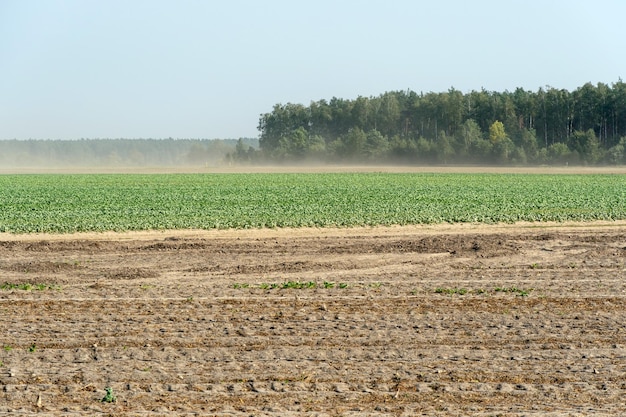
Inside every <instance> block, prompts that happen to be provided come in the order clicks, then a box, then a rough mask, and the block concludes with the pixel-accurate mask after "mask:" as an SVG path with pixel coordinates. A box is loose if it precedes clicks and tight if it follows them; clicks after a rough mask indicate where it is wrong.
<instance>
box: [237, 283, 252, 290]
mask: <svg viewBox="0 0 626 417" xmlns="http://www.w3.org/2000/svg"><path fill="white" fill-rule="evenodd" d="M248 287H250V284H245V283H244V284H239V283H234V284H233V288H234V289H236V290H239V289H242V288H248Z"/></svg>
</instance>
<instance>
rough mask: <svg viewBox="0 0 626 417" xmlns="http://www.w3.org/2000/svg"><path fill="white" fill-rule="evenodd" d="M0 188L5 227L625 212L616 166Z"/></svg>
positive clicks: (36, 180)
mask: <svg viewBox="0 0 626 417" xmlns="http://www.w3.org/2000/svg"><path fill="white" fill-rule="evenodd" d="M0 194H1V195H0V232H12V233H33V232H38V233H41V232H49V233H71V232H89V231H128V230H172V229H225V228H263V227H354V226H374V225H410V224H430V223H466V222H470V223H471V222H479V223H498V222H517V221H590V220H620V219H626V177H624V176H621V175H514V174H510V175H507V174H473V175H469V174H428V173H421V174H414V173H411V174H397V173H396V174H393V173H341V174H327V173H326V174H319V173H318V174H302V173H300V174H196V175H191V174H170V175H119V174H117V175H115V174H111V175H96V174H94V175H5V176H0Z"/></svg>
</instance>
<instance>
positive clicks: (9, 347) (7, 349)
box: [4, 345, 13, 352]
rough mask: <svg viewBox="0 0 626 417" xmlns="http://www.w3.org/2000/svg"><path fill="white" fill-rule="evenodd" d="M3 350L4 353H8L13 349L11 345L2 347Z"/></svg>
mask: <svg viewBox="0 0 626 417" xmlns="http://www.w3.org/2000/svg"><path fill="white" fill-rule="evenodd" d="M4 350H5V352H10V351H12V350H13V347H12V346H11V345H4Z"/></svg>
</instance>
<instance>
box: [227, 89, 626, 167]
mask: <svg viewBox="0 0 626 417" xmlns="http://www.w3.org/2000/svg"><path fill="white" fill-rule="evenodd" d="M258 129H259V132H260V137H259V144H260V150H259V151H258V152H254V151H253V150H252V149H248V152H245V151H244V150H242V149H239V151H238V152H237V153H235V155H234V156H235V157H236V159H238V160H239V161H250V160H254V159H255V158H257V159H259V158H263V159H269V160H272V161H281V162H295V161H323V162H337V163H338V162H348V163H349V162H355V163H356V162H358V163H367V162H371V163H387V162H391V163H405V164H490V165H491V164H497V165H539V164H572V165H598V164H625V163H626V152H625V148H626V84H625V83H624V82H622V80H621V79H620V80H619V81H618V82H616V83H612V84H611V85H608V84H604V83H598V84H597V85H593V84H592V83H587V84H585V85H583V86H582V87H579V88H577V89H576V90H574V91H568V90H565V89H557V88H553V87H549V86H547V87H545V88H539V89H538V90H537V91H529V90H525V89H523V88H517V89H516V90H515V91H513V92H510V91H504V92H496V91H487V90H484V89H482V90H480V91H471V92H469V93H465V94H464V93H462V92H461V91H459V90H456V89H454V88H450V89H449V90H448V91H446V92H440V93H435V92H429V93H417V92H415V91H411V90H407V91H391V92H385V93H384V94H381V95H379V96H377V97H362V96H360V97H357V98H356V99H353V100H348V99H341V98H336V97H333V98H332V99H330V101H327V100H319V101H313V102H311V103H310V104H309V105H308V106H306V105H303V104H294V103H287V104H276V105H275V106H274V107H273V109H272V111H271V112H269V113H265V114H262V115H261V117H260V120H259V125H258Z"/></svg>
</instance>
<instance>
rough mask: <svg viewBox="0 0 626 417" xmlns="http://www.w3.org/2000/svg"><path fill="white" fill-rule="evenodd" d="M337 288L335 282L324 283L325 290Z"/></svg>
mask: <svg viewBox="0 0 626 417" xmlns="http://www.w3.org/2000/svg"><path fill="white" fill-rule="evenodd" d="M334 286H335V283H334V282H328V281H324V288H327V289H328V288H333V287H334Z"/></svg>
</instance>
